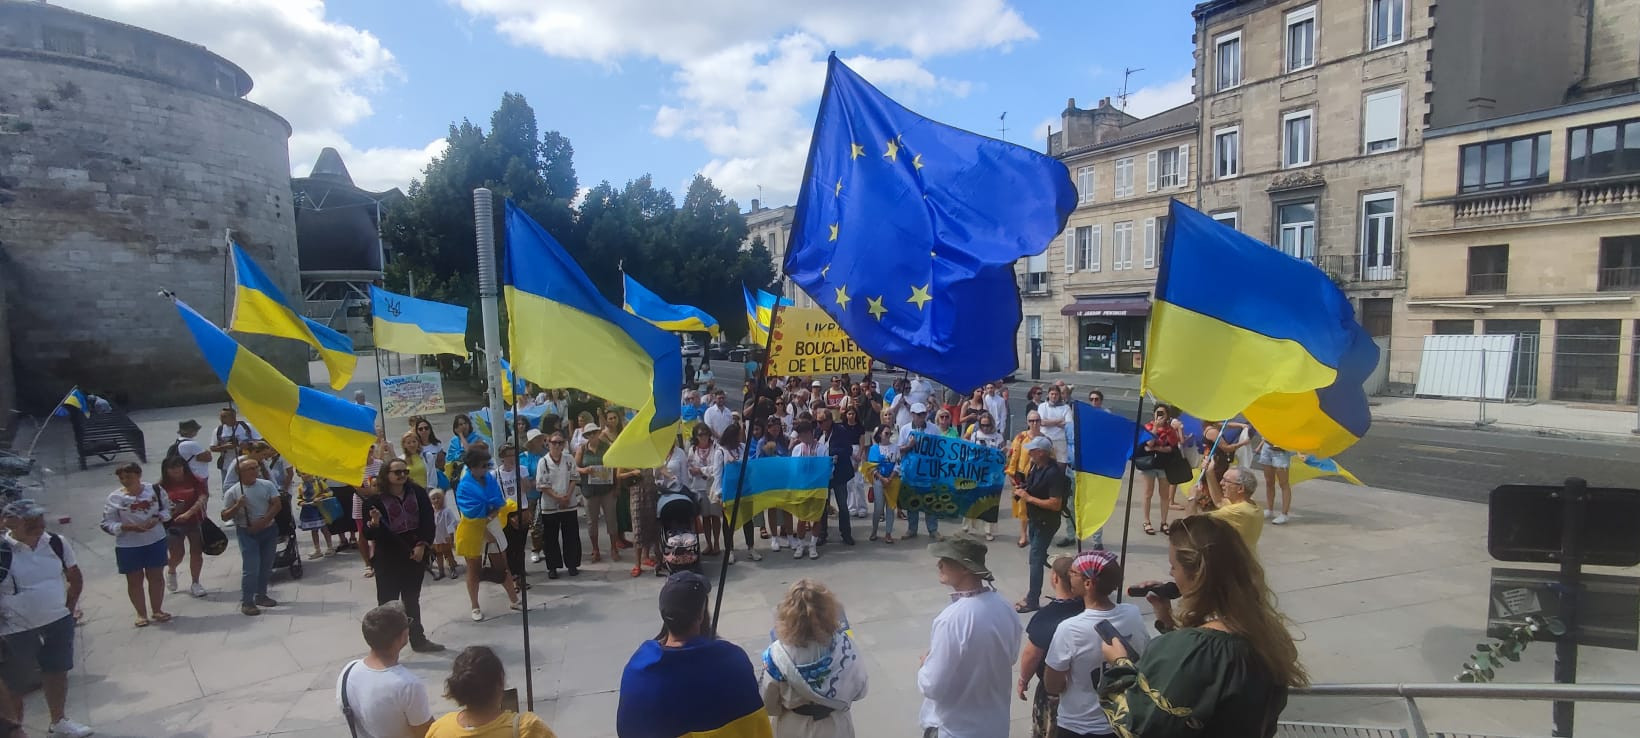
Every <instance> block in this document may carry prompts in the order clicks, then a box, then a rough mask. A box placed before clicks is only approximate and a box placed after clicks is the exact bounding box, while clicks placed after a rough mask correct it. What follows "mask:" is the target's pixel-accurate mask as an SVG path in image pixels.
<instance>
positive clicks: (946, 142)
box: [785, 54, 1076, 391]
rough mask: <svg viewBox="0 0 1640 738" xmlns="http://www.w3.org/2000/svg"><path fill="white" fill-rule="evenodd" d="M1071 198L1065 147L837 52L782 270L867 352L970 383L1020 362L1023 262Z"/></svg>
mask: <svg viewBox="0 0 1640 738" xmlns="http://www.w3.org/2000/svg"><path fill="white" fill-rule="evenodd" d="M1075 204H1076V188H1075V187H1074V186H1073V185H1072V184H1071V178H1070V172H1069V170H1067V169H1066V168H1065V165H1064V164H1062V163H1060V162H1059V161H1058V160H1056V159H1053V158H1050V157H1047V156H1043V155H1042V154H1039V153H1037V152H1035V151H1032V150H1030V149H1027V148H1024V147H1022V146H1015V145H1013V144H1010V143H1007V142H1004V141H998V140H996V139H992V138H987V137H985V136H980V135H977V134H973V133H969V132H967V131H963V130H959V129H956V128H952V127H951V126H947V125H944V124H941V123H937V122H935V121H932V120H929V119H927V118H924V117H922V116H921V115H918V114H916V113H914V112H911V111H910V110H907V109H906V108H905V107H904V106H902V105H900V104H899V103H897V102H894V101H893V100H891V99H889V98H888V96H886V95H884V94H883V93H881V92H879V91H878V90H877V89H876V88H874V87H872V86H871V84H870V83H868V82H866V81H865V80H864V79H861V78H860V77H859V75H856V74H855V73H854V71H853V70H851V69H849V68H848V67H847V66H846V65H844V64H843V63H842V62H840V61H838V60H837V56H836V55H835V54H834V55H832V56H831V59H830V61H829V66H828V68H827V71H826V88H825V92H824V94H823V96H822V98H821V100H820V113H819V115H818V116H817V117H816V118H815V122H814V138H813V139H812V141H811V142H810V144H809V162H808V167H807V170H806V171H805V173H804V176H803V188H802V192H801V194H799V195H798V198H797V212H796V214H795V216H794V220H793V222H792V239H791V244H790V247H789V249H788V250H787V253H786V263H785V271H786V274H787V276H789V277H791V279H792V281H794V282H796V283H797V284H798V286H800V287H802V288H803V290H804V291H805V292H807V293H808V294H809V296H810V297H813V298H814V301H815V302H816V303H819V305H820V306H821V307H822V308H824V309H825V311H826V312H827V313H828V314H830V315H831V316H832V317H833V318H836V319H837V322H838V324H839V325H841V326H842V327H843V330H845V331H847V332H848V334H849V335H850V336H852V337H853V338H854V340H855V341H856V342H858V343H859V344H860V347H861V348H862V349H865V351H866V353H868V354H871V356H873V357H874V358H877V359H881V360H883V361H886V362H889V363H892V364H895V365H898V366H901V367H904V368H906V369H910V370H912V371H915V372H917V373H919V374H923V375H926V376H929V377H932V378H934V379H936V380H939V381H940V382H941V383H943V384H946V385H948V386H950V387H952V388H953V389H956V390H958V391H967V390H969V389H972V388H974V387H977V386H979V385H981V384H984V383H985V382H989V381H992V380H995V379H998V378H1000V377H1003V376H1006V375H1007V374H1009V373H1011V372H1013V371H1014V370H1015V369H1016V368H1018V361H1017V357H1016V356H1015V352H1014V336H1015V334H1016V333H1017V332H1018V330H1019V322H1020V308H1019V289H1018V286H1017V285H1016V284H1015V282H1014V269H1013V264H1014V262H1015V261H1018V260H1019V259H1022V258H1024V257H1026V256H1030V255H1033V254H1040V253H1042V251H1043V250H1044V249H1046V248H1047V247H1048V243H1049V242H1050V241H1051V240H1052V239H1053V238H1055V237H1056V236H1057V235H1058V234H1059V233H1060V232H1061V231H1062V230H1064V227H1065V219H1066V217H1067V216H1069V215H1070V212H1071V209H1072V208H1074V207H1075Z"/></svg>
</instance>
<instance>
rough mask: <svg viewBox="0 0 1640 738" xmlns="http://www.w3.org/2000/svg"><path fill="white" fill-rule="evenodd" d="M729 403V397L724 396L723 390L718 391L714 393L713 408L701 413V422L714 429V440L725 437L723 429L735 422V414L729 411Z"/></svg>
mask: <svg viewBox="0 0 1640 738" xmlns="http://www.w3.org/2000/svg"><path fill="white" fill-rule="evenodd" d="M728 402H729V398H728V396H727V395H725V394H723V390H718V391H717V392H714V393H712V406H711V407H709V408H706V412H704V413H701V422H703V423H705V424H706V427H708V428H711V429H712V437H713V438H717V437H719V436H721V435H723V429H724V428H727V427H729V424H730V423H733V422H735V413H734V411H733V410H730V409H729V405H728Z"/></svg>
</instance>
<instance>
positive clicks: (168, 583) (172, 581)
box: [165, 569, 177, 592]
mask: <svg viewBox="0 0 1640 738" xmlns="http://www.w3.org/2000/svg"><path fill="white" fill-rule="evenodd" d="M165 591H167V592H176V591H177V570H176V569H166V570H165Z"/></svg>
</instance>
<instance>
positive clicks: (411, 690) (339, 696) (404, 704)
mask: <svg viewBox="0 0 1640 738" xmlns="http://www.w3.org/2000/svg"><path fill="white" fill-rule="evenodd" d="M360 630H362V631H364V642H365V645H367V646H369V647H370V653H368V654H365V657H364V658H362V659H354V660H353V661H350V662H348V664H347V666H344V667H342V674H341V676H339V677H337V678H336V705H337V706H338V707H340V708H341V710H342V717H343V718H345V719H346V720H347V729H348V732H349V733H351V734H353V735H354V736H356V737H357V738H421V737H422V736H425V735H427V728H428V726H430V725H432V724H433V707H432V703H430V702H429V701H428V699H427V685H426V684H423V683H422V681H421V677H418V676H416V675H415V674H414V673H413V672H411V671H410V670H409V669H406V668H404V666H402V665H401V664H399V653H400V652H402V651H404V647H405V645H406V644H408V643H409V642H410V617H409V616H408V615H405V614H404V610H403V609H402V608H400V607H399V605H398V603H396V602H389V603H387V604H385V605H381V606H378V607H376V608H374V609H372V610H371V611H370V612H367V613H365V614H364V622H363V623H361V625H360Z"/></svg>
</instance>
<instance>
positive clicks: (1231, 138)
mask: <svg viewBox="0 0 1640 738" xmlns="http://www.w3.org/2000/svg"><path fill="white" fill-rule="evenodd" d="M1238 174H1241V127H1240V126H1231V127H1230V128H1220V129H1218V130H1216V131H1213V178H1214V179H1232V178H1234V177H1235V176H1236V175H1238Z"/></svg>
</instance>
